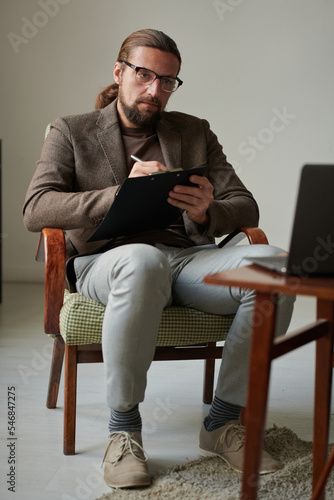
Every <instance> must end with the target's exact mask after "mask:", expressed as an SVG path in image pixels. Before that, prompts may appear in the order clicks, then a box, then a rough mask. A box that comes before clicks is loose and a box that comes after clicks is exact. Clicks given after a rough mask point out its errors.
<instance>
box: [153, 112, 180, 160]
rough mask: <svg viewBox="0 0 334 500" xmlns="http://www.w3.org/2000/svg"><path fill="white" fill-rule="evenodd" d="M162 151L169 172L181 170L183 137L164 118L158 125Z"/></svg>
mask: <svg viewBox="0 0 334 500" xmlns="http://www.w3.org/2000/svg"><path fill="white" fill-rule="evenodd" d="M158 138H159V142H160V146H161V151H162V154H163V157H164V159H165V162H166V167H167V168H168V169H169V170H173V169H174V168H181V135H180V134H179V132H177V131H176V130H175V129H174V127H173V126H172V125H171V124H170V123H169V122H168V121H167V119H166V118H165V117H164V118H162V119H161V121H160V122H159V125H158Z"/></svg>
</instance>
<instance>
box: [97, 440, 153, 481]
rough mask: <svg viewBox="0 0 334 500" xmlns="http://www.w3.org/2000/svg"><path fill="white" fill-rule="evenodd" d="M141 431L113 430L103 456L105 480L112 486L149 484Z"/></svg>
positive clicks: (146, 458) (149, 479)
mask: <svg viewBox="0 0 334 500" xmlns="http://www.w3.org/2000/svg"><path fill="white" fill-rule="evenodd" d="M142 445H143V443H142V438H141V434H140V432H125V431H119V432H112V433H111V434H110V435H109V443H108V446H107V449H106V452H105V455H104V458H103V462H102V463H105V467H104V480H105V482H106V483H107V484H108V485H109V486H111V487H112V488H138V487H140V486H149V485H150V484H151V478H150V476H149V473H148V467H147V460H148V457H147V456H146V455H145V451H144V449H143V447H142Z"/></svg>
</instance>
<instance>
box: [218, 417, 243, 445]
mask: <svg viewBox="0 0 334 500" xmlns="http://www.w3.org/2000/svg"><path fill="white" fill-rule="evenodd" d="M230 431H231V432H232V438H233V436H235V435H236V436H237V437H238V438H239V441H238V442H237V443H236V444H237V445H242V444H243V442H244V441H245V428H244V427H243V426H242V425H239V424H235V423H234V422H233V423H231V424H228V425H227V426H226V429H225V430H224V432H223V433H222V434H221V435H220V436H219V438H218V440H217V443H216V448H217V447H218V445H219V444H223V443H224V441H225V439H226V437H227V433H228V432H230Z"/></svg>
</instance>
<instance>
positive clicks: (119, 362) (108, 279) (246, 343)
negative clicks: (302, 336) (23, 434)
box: [74, 244, 295, 411]
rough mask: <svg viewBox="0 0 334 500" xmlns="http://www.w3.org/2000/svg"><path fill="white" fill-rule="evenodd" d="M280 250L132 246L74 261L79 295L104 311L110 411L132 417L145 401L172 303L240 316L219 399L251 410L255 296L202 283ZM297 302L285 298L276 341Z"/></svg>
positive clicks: (231, 335) (229, 344)
mask: <svg viewBox="0 0 334 500" xmlns="http://www.w3.org/2000/svg"><path fill="white" fill-rule="evenodd" d="M281 251H282V250H281V249H280V248H277V247H273V246H270V245H237V246H234V247H229V248H226V249H225V248H219V247H217V246H216V245H208V246H202V247H199V246H198V247H192V248H188V249H180V248H174V247H168V246H164V245H160V244H157V245H156V246H151V245H146V244H130V245H124V246H120V247H117V248H114V249H112V250H108V251H107V252H105V253H102V254H97V255H90V256H85V257H78V258H76V259H75V262H74V268H75V272H76V277H77V283H76V288H77V291H78V292H79V293H81V294H82V295H84V296H86V297H90V298H92V299H95V300H97V301H99V302H101V303H102V304H105V305H106V311H105V316H104V321H103V331H102V349H103V357H104V365H105V378H106V390H107V404H108V406H109V408H111V409H113V410H118V411H127V410H129V409H131V408H132V407H133V406H134V405H136V404H138V403H140V402H142V401H143V400H144V396H145V389H146V381H147V371H148V369H149V367H150V364H151V362H152V359H153V356H154V351H155V347H156V339H157V334H158V329H159V323H160V319H161V314H162V311H163V309H164V308H165V307H166V306H168V305H171V304H173V305H179V306H188V307H193V308H195V309H199V310H201V311H206V312H209V313H214V314H231V313H235V314H236V316H235V318H234V321H233V324H232V326H231V329H230V331H229V334H228V336H227V339H226V342H225V347H224V350H223V357H222V362H221V367H220V371H219V375H218V381H217V387H216V391H215V394H216V395H217V396H218V397H219V398H220V399H222V400H224V401H227V402H229V403H232V404H238V405H240V406H245V403H246V397H247V382H248V366H249V347H250V335H251V329H252V312H253V306H254V299H255V292H254V291H252V290H245V289H241V288H234V287H232V288H229V287H221V286H212V285H211V286H210V285H207V284H204V283H203V278H204V276H206V275H207V274H212V273H216V272H219V271H224V270H227V269H232V268H236V267H238V266H241V265H246V264H247V257H248V256H252V255H254V256H255V255H256V256H259V255H275V254H276V253H279V252H281ZM294 300H295V298H294V297H289V296H282V297H281V298H280V302H279V309H278V310H279V313H278V320H277V326H276V335H283V334H284V333H285V332H286V330H287V329H288V326H289V323H290V319H291V316H292V311H293V303H294Z"/></svg>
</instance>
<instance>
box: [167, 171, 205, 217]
mask: <svg viewBox="0 0 334 500" xmlns="http://www.w3.org/2000/svg"><path fill="white" fill-rule="evenodd" d="M190 181H191V182H192V183H193V184H197V186H179V185H177V186H174V189H173V191H170V192H169V198H168V203H170V204H171V205H173V206H174V207H178V208H182V209H183V210H185V211H186V212H187V216H188V218H189V219H190V220H192V221H193V222H196V223H197V224H201V225H202V226H208V224H209V216H208V213H207V210H208V208H209V206H210V204H211V202H212V201H213V199H214V198H213V186H212V184H211V183H210V182H209V180H208V179H207V178H206V177H201V176H199V175H192V176H191V177H190Z"/></svg>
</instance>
